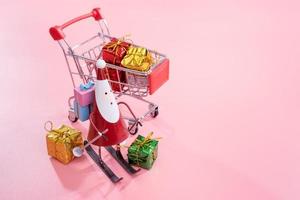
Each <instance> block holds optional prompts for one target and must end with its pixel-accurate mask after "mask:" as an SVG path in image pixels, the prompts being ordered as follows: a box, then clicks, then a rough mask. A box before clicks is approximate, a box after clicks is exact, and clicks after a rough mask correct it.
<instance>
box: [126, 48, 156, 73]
mask: <svg viewBox="0 0 300 200" xmlns="http://www.w3.org/2000/svg"><path fill="white" fill-rule="evenodd" d="M152 63H153V58H152V55H151V53H150V52H149V51H148V50H147V49H145V48H142V47H129V49H128V51H127V54H126V56H125V57H124V58H123V59H122V62H121V64H122V66H123V67H126V68H128V69H133V70H138V71H148V70H149V69H150V66H151V64H152Z"/></svg>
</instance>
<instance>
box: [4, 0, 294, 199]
mask: <svg viewBox="0 0 300 200" xmlns="http://www.w3.org/2000/svg"><path fill="white" fill-rule="evenodd" d="M58 3H60V4H61V6H55V5H54V4H58ZM97 6H100V7H102V10H103V15H104V16H105V17H106V18H107V20H108V21H109V24H110V27H111V31H112V33H113V34H114V35H116V36H122V35H124V34H126V33H131V34H132V39H133V40H134V41H135V42H136V43H138V44H142V45H144V46H148V47H150V48H153V49H157V50H159V51H161V52H164V53H166V54H168V56H169V57H170V60H171V80H170V81H169V82H168V83H167V84H166V85H165V86H163V87H162V88H161V89H160V90H159V91H158V92H157V93H156V94H155V95H154V96H152V97H151V99H152V100H153V101H155V102H157V103H158V104H159V105H160V115H159V117H158V118H157V119H155V120H151V121H148V122H146V123H145V126H144V127H143V128H142V129H141V130H140V133H143V134H146V133H147V132H149V131H151V130H153V131H155V133H156V134H157V135H159V136H162V137H163V139H162V140H161V142H160V144H159V157H158V160H157V161H156V163H155V165H154V167H153V169H152V170H150V171H142V172H141V173H140V174H139V175H137V176H134V177H130V176H129V175H128V174H126V172H125V171H124V170H123V169H121V167H120V166H119V165H118V164H117V163H116V162H115V161H114V160H113V159H112V158H111V157H110V156H109V155H107V154H105V156H104V158H105V160H106V162H107V163H108V164H109V166H111V168H112V169H113V170H114V171H115V172H116V173H117V174H118V175H120V176H123V177H124V180H123V181H122V182H121V183H120V184H117V185H113V184H112V183H110V182H109V180H108V179H107V178H106V177H105V176H104V175H103V173H102V172H101V171H100V170H99V169H98V168H97V167H96V165H95V164H94V163H93V162H92V161H91V160H90V158H89V157H87V156H84V157H83V158H81V159H77V160H75V161H74V162H72V163H71V164H70V165H67V166H64V165H62V164H60V163H58V162H57V161H55V160H52V159H49V157H48V156H47V152H46V144H45V131H44V130H43V123H44V122H45V121H46V120H52V121H53V122H54V123H55V124H56V125H57V126H58V125H60V124H62V123H66V124H69V122H68V119H67V117H66V114H67V103H66V100H67V98H68V96H70V95H72V93H73V90H72V85H71V81H70V79H69V75H68V72H67V67H66V64H65V61H64V58H63V57H62V52H61V51H60V49H59V47H58V45H57V44H56V43H55V42H54V41H52V39H51V38H50V36H49V34H48V28H49V27H50V26H52V25H55V24H59V23H62V22H64V20H67V19H70V18H71V17H75V16H76V15H79V14H82V13H85V12H87V11H89V10H91V8H93V7H97ZM299 6H300V4H299V1H277V0H275V1H271V0H266V1H259V0H252V1H248V2H245V1H244V2H242V1H238V0H227V1H225V0H223V1H222V0H211V1H197V0H194V1H177V2H176V1H171V0H169V1H161V0H154V1H116V0H105V1H78V0H66V1H58V0H56V1H47V2H46V1H37V0H31V1H8V0H2V1H1V12H0V17H1V21H0V26H1V31H0V35H1V37H0V43H1V49H0V58H1V68H0V70H1V71H0V74H1V79H0V81H1V82H0V84H1V94H2V96H1V100H0V103H1V110H0V127H1V128H0V130H1V131H0V132H1V134H2V135H1V148H2V151H1V153H0V155H1V165H0V171H1V177H0V199H3V200H6V199H44V200H46V199H56V200H62V199H97V200H99V199H144V200H146V199H167V198H168V199H171V198H173V199H183V198H184V199H205V200H254V199H255V200H279V199H284V200H295V199H299V198H300V161H299V158H300V145H299V140H300V136H299V131H300V126H299V117H300V116H299V113H300V103H299V102H300V89H299V88H300V87H299V84H300V79H299V74H300V68H299V64H300V60H299V55H300V47H299V45H300V37H299V35H300V28H299V17H300V12H299V11H300V10H299V8H300V7H299ZM42 8H45V10H42ZM77 34H80V32H79V33H77ZM141 108H142V107H140V106H135V107H134V109H141ZM74 126H75V127H76V128H79V129H81V130H82V131H84V132H85V133H86V129H87V124H80V123H77V124H75V125H74ZM131 139H133V138H131Z"/></svg>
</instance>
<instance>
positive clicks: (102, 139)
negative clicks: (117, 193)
mask: <svg viewBox="0 0 300 200" xmlns="http://www.w3.org/2000/svg"><path fill="white" fill-rule="evenodd" d="M105 71H106V63H105V61H104V60H102V59H99V60H98V61H97V63H96V74H97V80H96V81H95V101H94V105H93V111H92V113H91V115H90V127H89V132H88V140H89V141H90V142H87V141H86V142H85V145H86V151H87V153H88V154H89V156H90V157H91V158H92V159H93V160H94V161H95V162H96V164H97V165H98V166H99V167H100V168H101V169H102V170H103V172H104V173H105V174H106V175H107V176H108V177H109V178H110V179H111V181H112V182H118V181H120V180H121V179H122V178H119V177H117V176H116V175H115V174H114V173H113V172H112V170H111V169H110V168H109V167H108V166H107V165H106V164H105V163H104V161H103V160H102V158H101V147H104V148H105V149H106V150H107V151H108V152H109V153H110V154H111V155H112V156H113V157H114V158H115V159H116V160H117V161H118V163H119V164H120V165H121V166H122V167H123V168H124V169H125V170H126V171H127V172H128V173H131V174H133V173H136V172H137V171H139V170H136V169H134V168H133V167H132V166H130V165H129V164H128V163H127V162H126V161H125V159H124V158H123V156H122V154H121V151H120V145H119V144H120V143H121V142H123V141H124V140H126V139H127V138H128V136H129V133H128V129H127V127H126V125H125V122H124V120H123V118H122V117H121V113H120V110H119V106H118V103H117V101H116V99H115V96H114V94H113V92H112V90H111V87H110V84H109V82H108V80H107V78H106V76H105ZM90 143H92V144H93V145H96V146H98V147H99V153H98V154H97V153H96V152H95V151H94V150H93V148H92V147H91V145H90ZM112 145H116V149H115V148H113V147H112Z"/></svg>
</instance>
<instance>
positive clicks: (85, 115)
mask: <svg viewBox="0 0 300 200" xmlns="http://www.w3.org/2000/svg"><path fill="white" fill-rule="evenodd" d="M91 105H92V104H89V105H87V106H81V105H80V104H79V103H78V102H77V101H76V100H75V101H74V111H75V113H76V115H77V117H78V118H79V119H80V121H82V122H84V121H86V120H88V119H89V117H90V113H91V111H92V107H91Z"/></svg>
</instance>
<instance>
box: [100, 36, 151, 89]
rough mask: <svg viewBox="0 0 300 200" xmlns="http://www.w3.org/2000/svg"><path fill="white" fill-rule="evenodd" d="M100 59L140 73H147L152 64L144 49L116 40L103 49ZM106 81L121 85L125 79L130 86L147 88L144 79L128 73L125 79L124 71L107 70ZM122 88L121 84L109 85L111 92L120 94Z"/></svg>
mask: <svg viewBox="0 0 300 200" xmlns="http://www.w3.org/2000/svg"><path fill="white" fill-rule="evenodd" d="M102 57H103V60H105V62H107V63H110V64H114V65H117V66H120V67H124V68H128V69H132V70H137V71H142V72H147V71H148V70H149V69H150V66H151V65H152V64H153V63H154V61H153V58H152V55H151V53H150V52H149V51H148V50H147V49H146V48H142V47H135V46H133V45H131V44H130V43H128V42H125V40H124V39H116V38H113V39H112V40H111V42H109V43H108V44H106V45H105V46H104V47H103V49H102ZM108 79H110V80H112V81H116V82H121V83H126V79H127V81H128V84H130V85H135V84H136V85H138V86H140V87H146V86H147V79H145V77H142V76H138V75H133V74H131V73H128V74H127V77H126V75H125V73H124V71H118V72H117V70H115V69H111V68H109V69H108ZM123 86H124V85H123V84H121V85H120V84H118V83H111V87H112V90H113V91H118V92H120V91H121V90H122V87H123Z"/></svg>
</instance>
